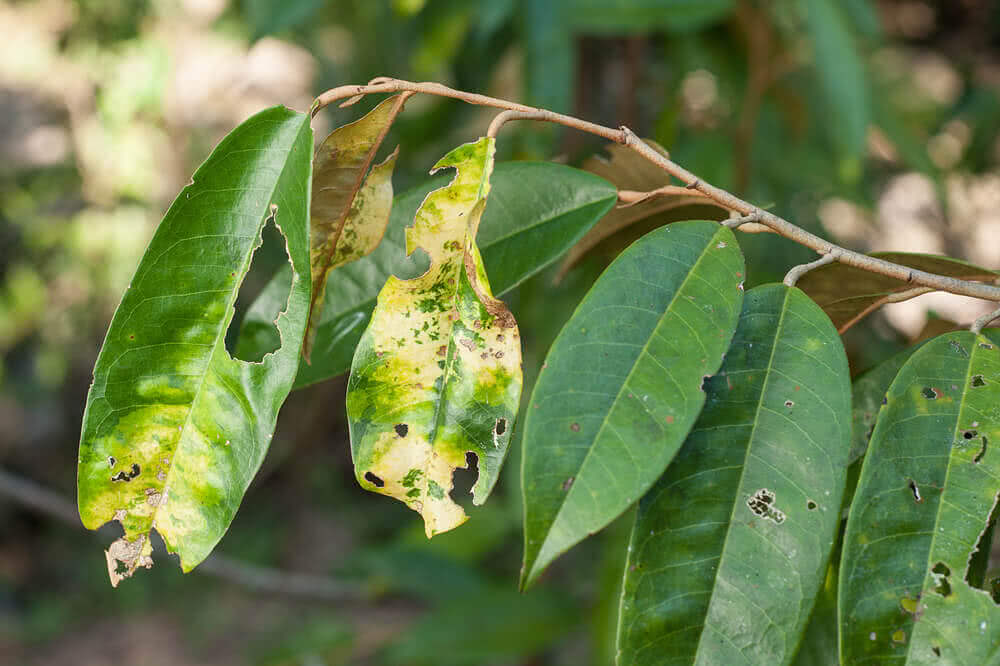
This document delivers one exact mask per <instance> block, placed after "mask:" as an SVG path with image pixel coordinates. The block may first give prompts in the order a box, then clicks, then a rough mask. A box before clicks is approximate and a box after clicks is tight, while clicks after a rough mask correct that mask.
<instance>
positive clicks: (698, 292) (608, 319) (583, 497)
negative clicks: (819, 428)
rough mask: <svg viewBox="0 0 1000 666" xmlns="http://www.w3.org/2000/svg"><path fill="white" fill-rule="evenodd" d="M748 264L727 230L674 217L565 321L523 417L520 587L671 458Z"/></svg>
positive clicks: (699, 401)
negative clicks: (522, 548)
mask: <svg viewBox="0 0 1000 666" xmlns="http://www.w3.org/2000/svg"><path fill="white" fill-rule="evenodd" d="M743 270H744V268H743V257H742V255H741V254H740V250H739V246H738V245H737V243H736V239H735V238H734V237H733V234H732V232H730V231H729V230H728V229H726V228H725V227H722V226H720V225H718V224H716V223H714V222H707V221H697V222H677V223H675V224H672V225H670V226H667V227H662V228H660V229H657V230H656V231H653V232H652V233H649V234H647V235H646V236H644V237H643V238H641V239H640V240H638V241H637V242H636V243H634V244H633V245H632V246H631V247H630V248H629V249H627V250H626V251H625V252H623V253H622V254H621V255H620V256H619V257H618V258H617V259H616V260H615V261H614V263H612V264H611V266H609V267H608V269H607V270H606V271H604V273H603V274H602V275H601V277H600V278H599V279H598V280H597V282H596V283H595V284H594V286H593V287H592V288H591V290H590V292H589V293H588V294H587V296H586V297H585V298H584V300H583V302H582V303H581V304H580V306H579V307H578V308H577V310H576V312H575V313H574V314H573V317H572V318H571V319H570V320H569V322H568V323H567V324H566V326H565V327H563V330H562V332H561V333H560V334H559V337H558V338H557V339H556V341H555V343H553V345H552V348H551V349H550V350H549V354H548V357H547V358H546V361H545V364H544V365H543V366H542V367H543V370H542V371H541V373H540V375H539V378H538V383H537V384H536V386H535V390H534V393H533V394H532V396H531V403H530V405H529V407H528V410H527V416H526V417H525V424H524V458H523V464H522V469H521V476H522V485H523V492H524V538H525V546H524V567H523V569H522V571H521V584H522V586H526V585H529V584H530V583H531V582H532V581H534V580H535V579H536V578H537V577H538V575H539V574H540V573H541V572H542V570H543V569H545V567H546V566H548V564H549V563H550V562H551V561H552V560H553V559H555V558H556V557H557V556H559V555H560V554H561V553H563V552H564V551H566V550H567V549H569V548H570V547H571V546H573V545H574V544H576V543H577V542H579V541H580V540H582V539H583V538H585V537H586V536H588V535H589V534H592V533H593V532H595V531H597V530H599V529H601V528H602V527H604V526H605V525H607V524H608V523H609V522H611V521H612V520H613V519H614V518H615V517H616V516H618V515H619V514H621V513H622V512H623V511H625V509H627V508H628V507H629V506H631V505H632V504H633V503H634V502H635V501H636V500H638V499H639V498H640V497H641V496H642V494H643V493H644V492H645V491H646V490H647V489H648V488H649V487H650V486H651V485H652V484H653V482H655V481H656V479H657V478H658V477H659V476H660V474H661V473H662V472H663V469H664V468H665V467H666V466H667V463H669V462H670V460H671V458H673V456H674V454H675V453H676V452H677V449H678V448H679V447H680V445H681V443H682V442H683V441H684V438H685V437H686V436H687V433H688V430H690V428H691V426H692V424H693V423H694V420H695V418H696V417H697V416H698V412H699V411H701V406H702V405H703V404H704V402H705V392H704V389H703V388H702V382H703V381H704V379H705V377H706V376H708V375H711V374H712V373H714V372H715V371H716V370H717V369H718V368H719V365H720V364H721V363H722V357H723V355H724V354H725V351H726V349H727V347H728V346H729V340H730V338H731V337H732V335H733V332H734V331H735V330H736V321H737V318H738V317H739V311H740V305H741V303H742V302H743V286H742V285H743Z"/></svg>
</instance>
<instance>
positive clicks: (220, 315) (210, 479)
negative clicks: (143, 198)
mask: <svg viewBox="0 0 1000 666" xmlns="http://www.w3.org/2000/svg"><path fill="white" fill-rule="evenodd" d="M311 152H312V130H311V129H310V126H309V117H308V116H307V115H306V114H301V113H295V112H292V111H290V110H288V109H285V108H283V107H275V108H272V109H268V110H266V111H262V112H261V113H259V114H257V115H255V116H253V117H252V118H250V119H249V120H247V121H246V122H244V123H243V124H242V125H240V126H239V127H237V128H236V129H235V130H233V131H232V132H231V133H230V134H229V135H228V136H227V137H226V138H225V139H223V140H222V142H221V143H220V144H219V145H218V146H217V147H216V149H215V150H214V151H213V152H212V154H211V155H210V156H209V158H208V159H207V160H206V161H205V163H204V164H202V165H201V167H199V169H198V171H197V172H196V173H195V174H194V178H193V181H192V183H191V184H190V185H188V186H187V187H185V188H184V190H183V191H182V192H181V194H180V195H179V196H178V197H177V199H176V200H175V201H174V203H173V205H171V206H170V210H168V211H167V214H166V216H165V217H164V218H163V221H162V222H161V223H160V226H159V228H158V229H157V230H156V234H155V235H154V236H153V239H152V240H151V241H150V243H149V247H148V248H147V250H146V254H145V255H144V256H143V258H142V261H141V262H140V263H139V267H138V269H137V270H136V272H135V276H134V277H133V278H132V283H131V285H130V286H129V288H128V290H127V291H126V292H125V296H124V297H123V298H122V302H121V305H120V306H119V307H118V311H117V312H116V313H115V316H114V319H113V320H112V322H111V327H110V328H109V330H108V335H107V338H106V340H105V342H104V347H103V348H102V349H101V353H100V356H98V359H97V364H96V367H95V368H94V383H93V385H92V386H91V388H90V394H89V395H88V397H87V408H86V412H85V414H84V419H83V432H82V435H81V438H80V462H79V478H78V485H79V487H78V492H79V505H80V517H81V519H82V520H83V524H84V525H86V526H87V527H88V528H90V529H96V528H97V527H100V526H101V525H102V524H103V523H106V522H108V521H110V520H118V521H119V522H120V523H121V524H122V526H123V527H124V529H125V535H124V537H123V538H122V539H120V540H118V541H116V542H115V543H113V544H111V547H110V548H109V549H108V552H107V556H108V569H109V573H110V574H111V580H112V583H113V584H117V582H118V581H119V580H120V579H121V578H122V577H127V576H129V575H131V574H132V572H133V571H134V570H135V568H136V567H137V566H147V567H148V566H151V565H152V560H151V559H150V557H149V555H150V552H151V545H150V539H149V533H150V531H151V530H152V529H153V528H155V529H156V531H157V532H159V534H160V536H162V537H163V540H164V541H165V542H166V544H167V548H168V549H169V550H170V551H172V552H175V553H177V554H178V555H179V556H180V563H181V568H182V569H183V570H184V571H190V570H191V569H192V568H193V567H194V566H195V565H197V564H198V563H199V562H201V561H202V560H203V559H205V557H206V556H207V555H208V554H209V552H210V551H211V550H212V548H213V547H214V546H215V544H216V543H217V542H218V541H219V539H220V538H221V537H222V535H223V534H224V533H225V531H226V529H227V528H228V527H229V523H230V522H231V521H232V519H233V516H234V515H235V513H236V509H237V507H238V506H239V504H240V500H241V498H242V497H243V493H244V492H245V491H246V488H247V486H248V485H249V483H250V480H251V479H252V478H253V475H254V474H255V473H256V471H257V469H258V467H260V463H261V461H262V460H263V458H264V454H265V452H266V451H267V448H268V444H269V443H270V439H271V433H272V432H273V430H274V423H275V420H276V418H277V415H278V409H279V408H280V407H281V404H282V403H283V402H284V400H285V397H286V396H287V395H288V392H289V390H290V389H291V387H292V382H293V380H294V379H295V372H296V368H297V366H298V358H299V349H300V348H301V345H302V335H303V332H304V331H305V323H306V313H307V311H308V307H309V280H308V279H307V278H306V277H305V276H307V275H308V273H309V244H308V238H307V235H306V233H307V232H306V230H307V225H308V222H307V220H308V218H307V215H308V205H309V185H310V166H311V160H310V154H311ZM270 217H273V218H274V221H275V223H276V224H277V225H278V226H279V228H280V229H281V230H282V232H283V233H284V235H285V239H286V242H287V249H288V254H289V256H290V258H291V262H292V270H293V271H294V274H295V279H294V280H293V281H292V283H291V290H290V293H288V295H287V307H286V309H285V311H284V312H283V313H281V314H280V316H278V317H277V321H276V324H277V329H278V331H279V334H280V337H281V345H280V348H278V349H277V351H275V352H274V353H272V354H269V355H267V356H265V357H264V358H263V360H262V361H261V362H260V363H248V362H244V361H241V360H238V359H233V358H231V357H230V356H229V353H228V352H227V351H226V348H225V335H226V329H227V328H228V326H229V323H230V321H231V320H232V317H233V303H234V301H235V299H236V296H237V293H238V291H239V288H240V283H241V282H242V281H243V278H244V276H245V275H246V273H247V270H248V268H249V266H250V261H251V258H252V255H253V251H254V249H255V248H256V247H257V246H259V245H260V242H261V241H260V239H261V230H262V228H263V226H264V224H265V223H266V222H267V220H268V219H269V218H270ZM300 276H301V277H300Z"/></svg>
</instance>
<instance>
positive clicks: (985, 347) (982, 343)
mask: <svg viewBox="0 0 1000 666" xmlns="http://www.w3.org/2000/svg"><path fill="white" fill-rule="evenodd" d="M979 346H980V347H982V348H983V349H993V345H991V344H989V343H988V342H980V343H979Z"/></svg>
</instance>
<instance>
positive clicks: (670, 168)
mask: <svg viewBox="0 0 1000 666" xmlns="http://www.w3.org/2000/svg"><path fill="white" fill-rule="evenodd" d="M405 90H409V91H412V92H415V93H425V94H429V95H437V96H439V97H450V98H452V99H458V100H461V101H463V102H466V103H468V104H475V105H479V106H491V107H495V108H498V109H507V110H510V111H520V112H524V113H529V114H532V117H533V118H535V119H538V120H544V121H546V122H551V123H556V124H559V125H564V126H566V127H570V128H573V129H577V130H580V131H582V132H588V133H590V134H595V135H597V136H600V137H603V138H605V139H607V140H608V141H614V142H615V143H620V144H622V145H625V146H627V147H629V148H631V149H632V150H634V151H636V152H637V153H638V154H639V155H641V156H642V157H643V158H645V159H647V160H649V161H650V162H652V163H653V164H655V165H657V166H659V167H660V168H661V169H663V170H664V171H665V172H666V173H668V174H669V175H671V176H673V177H674V178H677V179H678V180H680V181H681V182H683V183H684V184H685V187H686V188H687V189H689V190H694V191H698V192H701V193H702V194H703V195H705V196H706V197H708V198H709V199H711V200H712V201H714V202H716V203H717V204H719V205H720V206H722V207H724V208H728V209H730V210H732V211H736V212H737V213H741V214H742V215H744V216H749V215H754V216H756V217H755V219H754V220H753V221H752V222H750V221H748V222H749V223H747V224H744V225H743V227H746V228H747V230H754V231H756V230H758V229H756V228H755V227H757V226H758V225H762V226H765V227H767V228H769V229H770V230H771V231H773V232H774V233H776V234H778V235H780V236H784V237H785V238H787V239H789V240H791V241H792V242H795V243H798V244H799V245H803V246H805V247H808V248H809V249H811V250H813V251H815V252H816V253H818V254H823V255H828V254H831V253H833V252H834V251H838V254H837V256H836V261H839V262H841V263H843V264H847V265H848V266H854V267H855V268H860V269H861V270H864V271H868V272H870V273H878V274H880V275H885V276H887V277H891V278H895V279H897V280H902V281H903V282H907V283H912V284H914V285H917V286H923V287H931V288H933V289H935V290H938V291H947V292H950V293H953V294H960V295H962V296H972V297H974V298H983V299H986V300H990V301H1000V287H997V286H995V285H990V284H983V283H981V282H970V281H967V280H959V279H957V278H952V277H947V276H944V275H937V274H935V273H928V272H926V271H921V270H917V269H915V268H909V267H907V266H901V265H899V264H894V263H892V262H890V261H885V260H884V259H879V258H876V257H870V256H868V255H866V254H861V253H860V252H854V251H852V250H848V249H846V248H842V247H840V246H839V245H836V244H834V243H831V242H830V241H827V240H824V239H822V238H820V237H819V236H817V235H815V234H812V233H810V232H808V231H806V230H805V229H802V228H800V227H797V226H796V225H794V224H792V223H791V222H789V221H788V220H786V219H784V218H782V217H779V216H777V215H775V214H773V213H769V212H767V211H765V210H762V209H760V208H757V207H756V206H754V205H753V204H751V203H748V202H746V201H744V200H743V199H740V198H739V197H737V196H736V195H734V194H732V193H730V192H727V191H726V190H723V189H721V188H718V187H715V186H714V185H711V184H709V183H706V182H705V181H704V180H701V179H700V178H698V177H697V176H695V175H694V174H693V173H691V172H690V171H688V170H687V169H685V168H684V167H682V166H680V165H679V164H677V163H676V162H674V161H672V160H671V159H670V158H669V157H665V156H663V155H661V154H660V153H658V152H657V151H655V150H653V149H652V148H650V147H649V145H648V144H646V143H645V142H643V141H642V140H640V139H639V137H637V136H636V135H635V133H634V132H632V130H630V129H628V128H627V127H624V126H622V127H620V128H618V129H612V128H610V127H605V126H603V125H598V124H596V123H591V122H587V121H585V120H580V119H579V118H574V117H573V116H567V115H564V114H561V113H555V112H553V111H548V110H546V109H539V108H535V107H531V106H527V105H524V104H518V103H516V102H510V101H507V100H503V99H498V98H496V97H488V96H486V95H479V94H476V93H469V92H464V91H461V90H455V89H453V88H449V87H447V86H443V85H441V84H440V83H429V82H424V83H414V82H412V81H402V80H399V79H391V78H386V77H380V78H377V79H373V80H372V81H371V82H370V83H369V84H368V85H363V86H359V85H349V86H340V87H338V88H333V89H331V90H328V91H326V92H325V93H323V94H322V95H320V96H319V97H317V98H316V101H315V102H313V105H312V109H311V112H312V113H313V115H315V114H316V113H317V112H319V110H320V109H322V108H323V107H325V106H328V105H329V104H332V103H333V102H336V101H338V100H342V99H346V100H347V101H345V102H343V103H342V104H341V106H349V105H351V104H354V103H355V102H357V101H358V100H359V99H361V97H363V96H364V95H370V94H375V93H394V92H401V91H405ZM743 227H741V228H743Z"/></svg>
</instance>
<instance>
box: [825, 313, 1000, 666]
mask: <svg viewBox="0 0 1000 666" xmlns="http://www.w3.org/2000/svg"><path fill="white" fill-rule="evenodd" d="M998 337H1000V336H998V335H997V334H996V331H990V333H989V335H988V336H987V335H975V334H973V333H970V332H968V331H962V332H957V333H948V334H946V335H942V336H940V337H937V338H934V339H933V340H931V341H929V342H927V343H926V344H925V345H924V346H923V347H921V348H920V349H919V350H917V351H916V352H915V353H914V354H913V355H912V356H911V357H910V358H909V360H908V361H907V362H906V363H905V364H904V365H903V367H902V368H901V369H900V370H899V373H898V374H897V375H896V378H895V379H894V380H893V382H892V384H891V385H890V386H889V391H888V393H887V395H886V403H885V405H884V406H883V407H882V410H881V412H880V413H879V415H878V421H877V422H876V424H875V432H874V433H873V435H872V438H871V442H870V444H869V446H868V453H867V454H866V456H865V461H864V467H863V468H862V471H861V479H860V481H859V483H858V489H857V492H856V494H855V497H854V501H853V503H852V504H851V511H850V517H849V519H848V523H847V532H846V535H845V540H844V554H843V558H842V561H841V568H840V592H839V607H840V649H841V657H842V659H843V660H844V661H845V663H860V662H874V661H889V660H893V661H897V662H905V663H929V662H935V663H948V664H985V663H993V662H994V660H995V659H996V658H997V656H998V649H997V646H998V645H1000V609H998V608H997V606H996V604H995V603H994V601H993V599H992V598H991V597H990V594H989V593H988V592H986V591H984V590H983V589H976V588H977V587H978V588H981V587H983V583H982V580H977V579H976V577H975V572H974V571H973V569H974V567H973V561H974V560H976V559H977V558H981V557H982V555H983V554H982V553H979V552H978V551H980V550H981V549H985V551H989V549H990V544H989V543H987V542H986V541H987V540H986V539H983V538H982V536H983V535H984V533H988V532H989V530H987V526H988V524H990V523H992V521H993V520H995V518H996V516H995V515H994V510H995V508H996V504H997V496H998V491H1000V456H998V455H997V451H996V449H995V447H996V445H997V442H1000V345H998V342H997V339H998ZM939 660H940V661H939Z"/></svg>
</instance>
